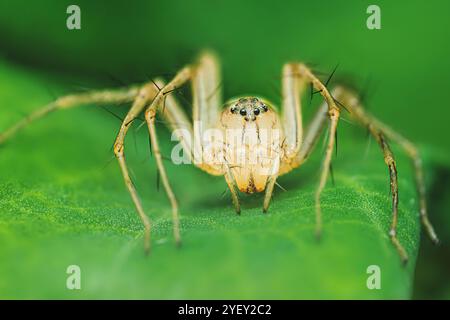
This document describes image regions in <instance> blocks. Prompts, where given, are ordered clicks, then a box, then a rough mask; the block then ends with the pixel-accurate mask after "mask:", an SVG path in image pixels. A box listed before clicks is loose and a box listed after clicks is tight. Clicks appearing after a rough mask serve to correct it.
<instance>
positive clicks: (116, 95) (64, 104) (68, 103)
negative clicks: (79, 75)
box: [0, 87, 139, 144]
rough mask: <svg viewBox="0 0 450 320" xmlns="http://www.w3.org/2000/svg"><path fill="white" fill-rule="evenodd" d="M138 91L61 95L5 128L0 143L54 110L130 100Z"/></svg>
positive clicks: (103, 91) (113, 90) (134, 88)
mask: <svg viewBox="0 0 450 320" xmlns="http://www.w3.org/2000/svg"><path fill="white" fill-rule="evenodd" d="M138 92H139V88H138V87H130V88H125V89H110V90H98V91H90V92H86V93H80V94H72V95H67V96H63V97H61V98H58V99H56V100H55V101H53V102H51V103H49V104H48V105H46V106H44V107H42V108H40V109H37V110H36V111H34V112H32V113H31V114H30V115H28V116H27V117H25V118H23V119H22V120H20V121H18V122H17V123H16V124H14V125H12V126H11V127H9V128H8V129H6V131H4V132H2V133H0V144H2V143H4V142H6V141H7V140H9V139H10V138H12V137H13V136H14V135H15V134H16V133H17V132H18V131H19V130H20V129H22V128H24V127H26V126H28V125H29V124H31V123H32V122H34V121H36V120H38V119H41V118H42V117H44V116H46V115H47V114H49V113H51V112H54V111H56V110H63V109H69V108H73V107H77V106H81V105H85V104H107V103H108V104H109V103H123V102H131V101H133V99H134V98H135V97H136V95H137V94H138Z"/></svg>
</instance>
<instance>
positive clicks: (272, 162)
mask: <svg viewBox="0 0 450 320" xmlns="http://www.w3.org/2000/svg"><path fill="white" fill-rule="evenodd" d="M219 127H220V129H221V130H222V136H223V142H222V148H223V149H222V152H223V158H224V163H223V170H227V169H228V170H230V171H231V174H232V175H233V178H234V180H235V182H236V185H237V187H238V188H239V190H240V191H242V192H246V193H254V192H261V191H264V189H265V187H266V183H267V179H268V177H269V176H270V175H273V174H275V173H277V172H278V170H279V164H280V158H281V156H282V154H281V153H282V152H281V151H282V148H281V144H282V141H283V132H282V130H281V126H280V121H279V118H278V115H277V113H276V112H275V111H274V110H273V109H271V108H270V107H269V106H268V105H267V103H265V102H263V101H262V100H260V99H258V98H253V97H250V98H241V99H239V100H237V101H235V102H233V103H231V104H230V105H229V106H228V107H227V108H226V109H225V110H224V111H223V112H222V115H221V117H220V124H219Z"/></svg>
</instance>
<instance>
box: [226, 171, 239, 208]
mask: <svg viewBox="0 0 450 320" xmlns="http://www.w3.org/2000/svg"><path fill="white" fill-rule="evenodd" d="M225 170H226V171H225V174H224V177H225V181H226V183H227V185H228V188H229V189H230V192H231V200H232V201H233V205H234V209H235V210H236V213H237V214H240V213H241V205H240V204H239V197H238V193H237V191H236V186H235V183H234V179H233V174H232V173H231V170H230V167H229V166H228V165H225Z"/></svg>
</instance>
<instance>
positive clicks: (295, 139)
mask: <svg viewBox="0 0 450 320" xmlns="http://www.w3.org/2000/svg"><path fill="white" fill-rule="evenodd" d="M307 81H308V79H307V78H306V77H305V75H304V74H302V73H301V72H299V66H298V64H296V63H287V64H285V65H284V67H283V71H282V79H281V85H282V114H281V118H282V125H283V130H284V134H285V142H284V143H285V150H284V153H285V157H287V158H292V157H293V156H294V155H295V154H297V153H298V151H299V150H300V147H301V144H302V139H303V125H302V106H301V96H302V94H303V92H304V91H305V88H306V85H307Z"/></svg>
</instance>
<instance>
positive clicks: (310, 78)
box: [280, 63, 340, 237]
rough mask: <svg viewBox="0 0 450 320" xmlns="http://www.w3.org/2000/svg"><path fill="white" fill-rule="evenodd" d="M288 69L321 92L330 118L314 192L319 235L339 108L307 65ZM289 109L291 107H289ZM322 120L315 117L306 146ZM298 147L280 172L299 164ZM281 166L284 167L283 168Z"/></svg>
mask: <svg viewBox="0 0 450 320" xmlns="http://www.w3.org/2000/svg"><path fill="white" fill-rule="evenodd" d="M289 70H290V71H289V72H290V73H291V74H293V75H295V76H296V77H297V78H298V79H302V83H304V82H303V81H305V83H310V84H311V85H312V87H313V88H314V89H316V90H317V92H319V93H320V94H321V96H322V97H323V99H324V100H325V102H326V104H327V107H328V112H327V115H328V117H329V118H330V130H329V136H328V146H327V148H326V151H325V157H324V160H323V165H322V172H321V176H320V181H319V185H318V187H317V189H316V194H315V201H316V236H317V237H320V234H321V230H322V213H321V209H320V195H321V193H322V191H323V189H324V187H325V183H326V181H327V177H328V173H329V170H330V163H331V158H332V151H333V147H334V142H335V134H336V130H337V124H338V121H339V115H340V108H339V107H338V106H337V105H336V102H335V99H334V98H333V96H332V95H331V93H330V92H329V91H328V89H327V87H326V86H325V85H324V84H323V83H322V82H321V81H320V80H319V79H318V78H317V77H316V76H315V75H314V74H313V73H312V72H311V70H309V68H308V67H307V66H305V65H304V64H301V63H291V64H289ZM299 81H300V80H299ZM290 99H291V100H292V101H294V100H293V99H294V98H293V97H291V98H290ZM291 104H292V105H295V104H296V103H293V102H291ZM291 109H292V107H291ZM297 109H299V106H298V107H297ZM291 112H292V111H291ZM298 113H300V110H299V111H298ZM322 120H323V118H321V116H320V115H319V116H318V118H317V123H316V124H317V127H316V128H314V127H313V129H315V130H314V131H312V133H311V136H310V137H308V139H310V141H307V142H308V144H309V145H310V146H309V147H307V148H311V147H312V145H313V144H314V141H315V139H316V137H315V134H316V133H319V131H320V128H321V127H322V125H321V121H322ZM285 123H286V122H285ZM300 126H301V124H300V123H298V124H296V125H295V128H296V131H297V138H298V137H300V138H301V134H300V132H301V127H300ZM291 127H292V126H291ZM292 137H294V136H292ZM292 137H291V139H292ZM300 149H301V145H299V146H298V147H297V148H295V149H294V151H295V152H293V153H290V152H287V155H288V156H287V157H286V158H285V159H283V166H282V168H281V170H280V173H285V172H287V171H289V167H290V168H293V167H295V166H298V165H299V163H298V162H296V159H297V157H298V155H299V153H300ZM303 150H307V149H303ZM288 151H289V150H288ZM283 167H284V169H283ZM282 171H284V172H282Z"/></svg>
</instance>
